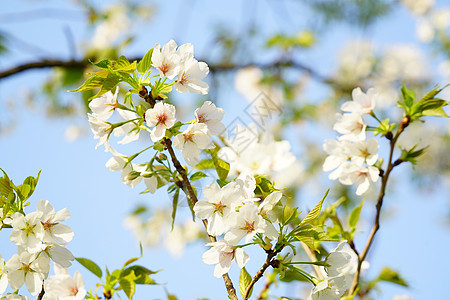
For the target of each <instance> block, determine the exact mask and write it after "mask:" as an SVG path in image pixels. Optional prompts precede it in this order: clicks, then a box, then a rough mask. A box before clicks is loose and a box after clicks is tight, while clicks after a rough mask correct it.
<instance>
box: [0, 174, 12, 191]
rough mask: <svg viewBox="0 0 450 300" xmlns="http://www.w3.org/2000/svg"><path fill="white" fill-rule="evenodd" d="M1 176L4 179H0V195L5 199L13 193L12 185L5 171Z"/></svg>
mask: <svg viewBox="0 0 450 300" xmlns="http://www.w3.org/2000/svg"><path fill="white" fill-rule="evenodd" d="M2 171H3V170H2ZM3 174H4V177H1V178H0V194H2V195H3V196H5V197H8V196H9V194H10V193H12V192H13V184H12V182H11V180H10V179H9V177H8V175H6V173H5V171H3Z"/></svg>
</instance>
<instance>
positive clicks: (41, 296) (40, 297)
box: [36, 281, 45, 300]
mask: <svg viewBox="0 0 450 300" xmlns="http://www.w3.org/2000/svg"><path fill="white" fill-rule="evenodd" d="M44 294H45V290H44V281H42V290H41V292H40V293H39V295H38V296H37V298H36V300H42V298H43V297H44Z"/></svg>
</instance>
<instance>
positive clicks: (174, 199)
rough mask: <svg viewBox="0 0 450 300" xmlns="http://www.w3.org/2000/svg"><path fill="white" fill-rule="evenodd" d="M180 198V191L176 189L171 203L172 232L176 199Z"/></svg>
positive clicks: (176, 206) (176, 205) (176, 204)
mask: <svg viewBox="0 0 450 300" xmlns="http://www.w3.org/2000/svg"><path fill="white" fill-rule="evenodd" d="M179 196H180V189H179V188H178V189H176V191H175V194H174V195H173V201H172V230H173V224H174V223H175V215H176V213H177V208H178V197H179Z"/></svg>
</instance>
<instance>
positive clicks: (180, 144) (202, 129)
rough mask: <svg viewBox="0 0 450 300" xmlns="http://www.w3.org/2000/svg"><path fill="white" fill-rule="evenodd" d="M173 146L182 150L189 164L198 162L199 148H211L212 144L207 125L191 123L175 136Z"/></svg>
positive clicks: (193, 164) (192, 164)
mask: <svg viewBox="0 0 450 300" xmlns="http://www.w3.org/2000/svg"><path fill="white" fill-rule="evenodd" d="M173 146H174V147H175V148H177V149H178V150H182V153H183V157H184V159H185V160H186V162H187V163H188V164H189V165H190V166H195V165H196V164H198V163H199V162H200V149H212V148H214V144H213V143H212V142H211V140H210V138H209V136H208V127H207V126H206V125H205V124H202V123H193V124H190V125H189V126H188V128H187V129H186V130H185V131H183V133H180V134H178V135H176V136H175V138H174V140H173Z"/></svg>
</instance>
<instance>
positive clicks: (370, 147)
mask: <svg viewBox="0 0 450 300" xmlns="http://www.w3.org/2000/svg"><path fill="white" fill-rule="evenodd" d="M378 147H379V145H378V142H377V140H376V139H374V138H371V139H369V140H368V141H367V142H366V141H356V142H354V143H353V144H351V146H349V147H348V148H347V149H348V155H349V156H350V157H351V159H352V161H353V162H354V163H356V164H359V165H362V164H363V163H364V162H365V163H367V164H368V165H369V166H371V165H373V164H375V163H376V162H377V160H378Z"/></svg>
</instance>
